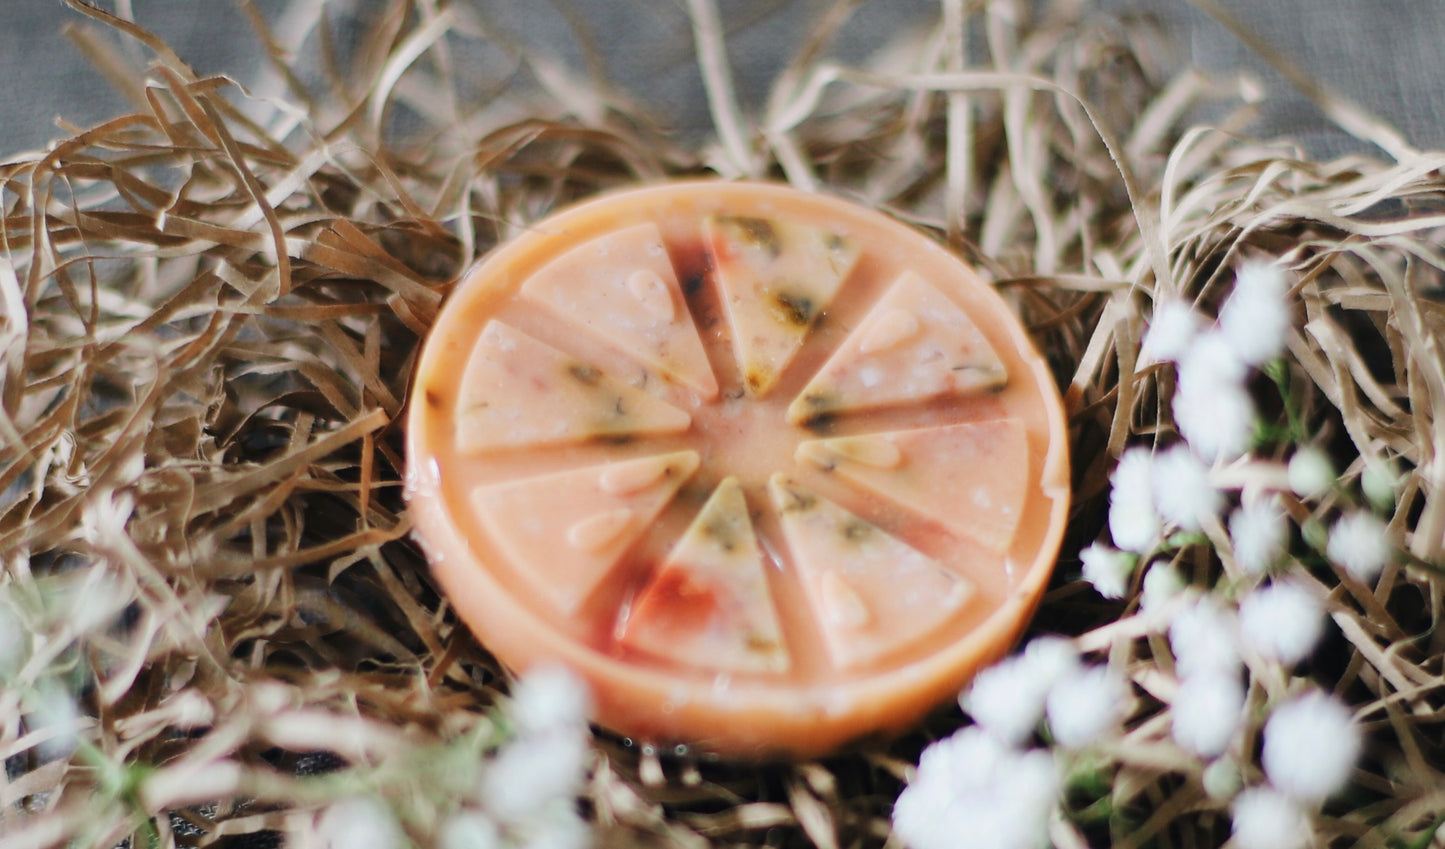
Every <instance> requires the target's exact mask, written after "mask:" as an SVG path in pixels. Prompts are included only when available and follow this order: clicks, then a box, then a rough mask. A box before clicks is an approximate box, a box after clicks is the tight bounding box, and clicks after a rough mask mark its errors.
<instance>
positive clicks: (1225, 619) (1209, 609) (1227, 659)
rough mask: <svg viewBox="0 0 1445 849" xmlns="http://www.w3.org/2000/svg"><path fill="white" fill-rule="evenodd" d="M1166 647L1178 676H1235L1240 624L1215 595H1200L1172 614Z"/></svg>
mask: <svg viewBox="0 0 1445 849" xmlns="http://www.w3.org/2000/svg"><path fill="white" fill-rule="evenodd" d="M1169 647H1170V648H1171V649H1172V650H1173V651H1174V660H1175V666H1177V667H1178V669H1179V674H1180V675H1183V676H1185V677H1188V676H1190V675H1193V674H1195V673H1196V672H1199V671H1202V670H1212V671H1215V672H1220V673H1223V674H1228V675H1234V674H1238V671H1239V667H1240V660H1239V623H1238V622H1237V621H1236V619H1235V614H1234V612H1233V611H1232V610H1229V609H1227V608H1226V607H1225V606H1224V605H1223V604H1222V603H1220V602H1219V601H1218V600H1217V599H1216V598H1215V597H1214V596H1209V595H1206V596H1201V597H1200V598H1198V599H1196V600H1195V601H1194V602H1193V603H1192V604H1187V605H1184V606H1182V607H1180V608H1179V610H1178V611H1176V612H1175V614H1174V620H1173V621H1172V622H1171V623H1170V625H1169Z"/></svg>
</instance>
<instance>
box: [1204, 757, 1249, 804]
mask: <svg viewBox="0 0 1445 849" xmlns="http://www.w3.org/2000/svg"><path fill="white" fill-rule="evenodd" d="M1199 778H1200V781H1201V783H1202V784H1203V785H1204V792H1205V793H1208V794H1209V798H1211V799H1231V798H1233V797H1234V794H1236V793H1238V792H1239V788H1240V787H1242V786H1243V785H1244V776H1242V775H1240V774H1239V764H1237V763H1235V762H1234V759H1233V758H1228V757H1224V758H1215V759H1214V760H1212V761H1210V762H1209V765H1208V766H1206V767H1205V768H1204V772H1203V774H1202V775H1200V776H1199Z"/></svg>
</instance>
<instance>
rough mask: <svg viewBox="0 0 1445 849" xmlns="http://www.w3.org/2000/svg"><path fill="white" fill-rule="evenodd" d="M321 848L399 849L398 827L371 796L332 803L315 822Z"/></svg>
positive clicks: (389, 813) (399, 833) (384, 807)
mask: <svg viewBox="0 0 1445 849" xmlns="http://www.w3.org/2000/svg"><path fill="white" fill-rule="evenodd" d="M316 837H317V838H318V839H319V842H320V844H321V846H322V847H324V849H401V847H402V846H403V845H405V844H404V842H403V840H404V838H403V835H402V831H401V825H400V824H399V823H398V822H397V821H396V815H395V814H393V813H392V812H391V809H390V808H388V807H387V806H386V805H385V804H383V803H382V802H381V801H379V800H377V799H373V798H371V797H370V796H352V797H349V798H346V799H342V800H341V801H339V802H334V803H332V805H331V806H330V807H328V808H327V809H326V810H325V811H324V812H323V813H322V814H321V819H320V820H319V821H318V822H317V823H316Z"/></svg>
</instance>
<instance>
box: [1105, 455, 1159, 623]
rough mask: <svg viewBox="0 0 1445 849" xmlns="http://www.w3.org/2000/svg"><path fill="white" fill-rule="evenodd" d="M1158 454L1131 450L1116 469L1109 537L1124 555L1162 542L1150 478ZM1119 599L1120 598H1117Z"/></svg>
mask: <svg viewBox="0 0 1445 849" xmlns="http://www.w3.org/2000/svg"><path fill="white" fill-rule="evenodd" d="M1153 459H1154V452H1153V451H1152V450H1150V449H1148V448H1130V449H1129V450H1127V451H1125V452H1124V454H1123V456H1121V457H1120V458H1119V465H1118V466H1116V467H1115V468H1114V475H1113V477H1112V479H1111V485H1112V488H1111V489H1110V490H1109V534H1110V536H1112V537H1113V539H1114V545H1116V546H1118V547H1119V548H1120V549H1122V550H1124V551H1134V552H1143V551H1146V550H1148V548H1149V547H1150V546H1152V545H1153V544H1154V542H1155V540H1157V539H1158V538H1159V528H1160V524H1159V513H1158V512H1157V511H1156V510H1155V509H1154V492H1153V489H1152V484H1151V483H1150V478H1149V469H1150V465H1151V463H1152V461H1153ZM1115 597H1116V598H1117V596H1115Z"/></svg>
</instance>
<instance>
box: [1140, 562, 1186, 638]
mask: <svg viewBox="0 0 1445 849" xmlns="http://www.w3.org/2000/svg"><path fill="white" fill-rule="evenodd" d="M1187 586H1188V584H1187V583H1186V582H1185V581H1184V576H1183V575H1181V574H1180V573H1179V569H1178V568H1177V567H1176V566H1175V565H1174V564H1173V563H1167V562H1164V561H1156V562H1155V563H1154V564H1152V565H1151V566H1150V567H1149V570H1148V571H1146V572H1145V573H1144V589H1143V591H1142V592H1140V594H1139V609H1140V610H1141V611H1143V613H1144V615H1145V616H1147V617H1149V620H1150V622H1151V623H1152V624H1153V626H1154V627H1158V626H1159V624H1160V623H1161V622H1162V621H1163V620H1164V619H1165V618H1166V617H1167V616H1168V615H1169V609H1170V607H1172V605H1171V602H1173V601H1174V600H1175V599H1178V598H1179V597H1180V596H1181V595H1182V594H1183V592H1184V588H1185V587H1187Z"/></svg>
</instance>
